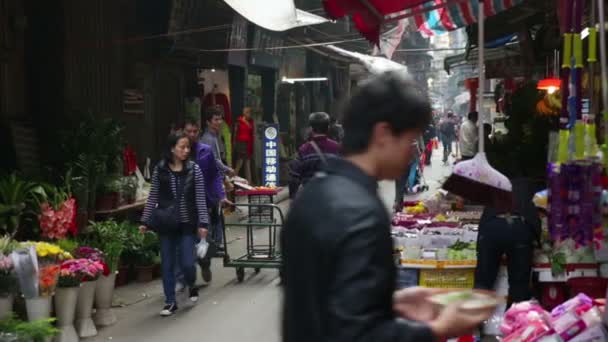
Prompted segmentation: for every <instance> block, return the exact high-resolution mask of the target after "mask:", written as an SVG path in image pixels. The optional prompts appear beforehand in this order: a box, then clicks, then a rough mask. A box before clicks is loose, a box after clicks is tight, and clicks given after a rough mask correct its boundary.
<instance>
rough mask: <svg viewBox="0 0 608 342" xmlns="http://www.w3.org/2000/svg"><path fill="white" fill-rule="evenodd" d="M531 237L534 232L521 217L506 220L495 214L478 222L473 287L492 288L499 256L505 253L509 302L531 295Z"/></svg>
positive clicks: (516, 301)
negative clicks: (484, 220)
mask: <svg viewBox="0 0 608 342" xmlns="http://www.w3.org/2000/svg"><path fill="white" fill-rule="evenodd" d="M533 241H534V234H533V232H532V231H531V229H530V228H529V227H528V225H526V223H525V222H524V221H523V220H522V219H520V218H514V219H512V221H511V222H508V221H507V220H506V219H504V218H499V217H495V218H491V219H489V220H487V221H486V222H483V223H482V224H480V226H479V235H478V237H477V268H476V269H475V288H477V289H483V290H493V289H494V285H495V282H496V277H497V276H498V269H499V267H500V260H501V258H502V256H503V254H506V256H507V270H508V275H509V299H510V302H511V303H518V302H522V301H525V300H529V299H530V298H531V297H532V292H531V289H530V275H531V272H532V254H533ZM509 304H510V303H509Z"/></svg>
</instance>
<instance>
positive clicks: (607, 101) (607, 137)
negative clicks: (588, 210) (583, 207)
mask: <svg viewBox="0 0 608 342" xmlns="http://www.w3.org/2000/svg"><path fill="white" fill-rule="evenodd" d="M604 4H605V2H604V1H598V16H599V23H600V28H601V29H600V37H599V38H600V68H601V71H602V76H601V80H602V105H603V106H604V110H603V115H602V116H603V119H604V142H603V143H604V145H603V146H602V151H603V154H604V174H606V170H608V65H607V64H608V61H606V59H608V53H607V52H606V29H605V28H606V20H605V18H604V13H606V12H605V8H604ZM606 183H608V182H606V181H604V184H606Z"/></svg>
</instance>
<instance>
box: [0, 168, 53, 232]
mask: <svg viewBox="0 0 608 342" xmlns="http://www.w3.org/2000/svg"><path fill="white" fill-rule="evenodd" d="M45 200H46V193H45V191H44V188H43V187H42V186H41V185H40V184H38V183H35V182H30V181H27V180H24V179H21V178H20V177H18V176H17V175H16V174H12V175H9V176H4V177H0V235H9V236H10V237H12V238H14V237H15V236H17V234H18V233H20V231H19V229H20V228H21V227H22V226H23V225H24V224H26V223H30V224H33V223H34V222H35V221H36V219H37V217H38V213H39V210H40V204H42V203H43V202H44V201H45Z"/></svg>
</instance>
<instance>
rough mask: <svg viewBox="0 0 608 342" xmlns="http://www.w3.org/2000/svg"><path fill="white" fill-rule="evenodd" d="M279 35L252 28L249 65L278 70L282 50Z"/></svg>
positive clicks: (256, 27) (281, 40) (281, 41)
mask: <svg viewBox="0 0 608 342" xmlns="http://www.w3.org/2000/svg"><path fill="white" fill-rule="evenodd" d="M282 45H283V38H282V36H281V34H279V33H275V32H271V31H268V30H264V29H262V28H260V27H258V26H255V27H253V34H252V39H251V48H252V49H253V50H252V51H251V54H250V56H249V63H250V64H251V65H254V66H260V67H265V68H272V69H278V68H279V66H280V65H281V59H282V56H283V50H282V49H278V48H279V47H281V46H282Z"/></svg>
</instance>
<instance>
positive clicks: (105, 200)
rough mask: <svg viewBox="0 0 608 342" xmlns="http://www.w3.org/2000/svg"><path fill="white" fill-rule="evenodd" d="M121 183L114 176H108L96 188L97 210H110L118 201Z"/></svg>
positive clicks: (114, 207) (115, 206) (116, 205)
mask: <svg viewBox="0 0 608 342" xmlns="http://www.w3.org/2000/svg"><path fill="white" fill-rule="evenodd" d="M120 192H121V184H120V182H119V181H117V179H116V178H115V177H108V179H106V181H105V182H103V183H102V184H101V186H100V187H99V189H98V190H97V199H96V205H95V208H96V209H97V210H112V209H116V208H118V205H119V203H120Z"/></svg>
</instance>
